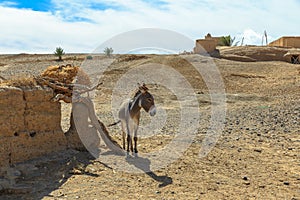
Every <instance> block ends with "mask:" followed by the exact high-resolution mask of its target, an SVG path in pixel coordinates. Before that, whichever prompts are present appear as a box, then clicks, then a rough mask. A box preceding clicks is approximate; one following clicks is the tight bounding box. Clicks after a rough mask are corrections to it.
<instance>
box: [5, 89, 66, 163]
mask: <svg viewBox="0 0 300 200" xmlns="http://www.w3.org/2000/svg"><path fill="white" fill-rule="evenodd" d="M52 97H53V91H52V89H42V88H41V87H38V86H35V87H33V88H27V89H20V88H16V87H0V166H7V165H9V164H14V163H17V162H22V161H26V160H29V159H32V158H36V157H39V156H42V155H45V154H48V153H51V152H54V151H60V150H64V149H66V148H67V146H68V145H67V138H66V136H65V135H64V133H63V131H62V129H61V125H60V121H61V108H60V103H58V102H52V101H51V98H52Z"/></svg>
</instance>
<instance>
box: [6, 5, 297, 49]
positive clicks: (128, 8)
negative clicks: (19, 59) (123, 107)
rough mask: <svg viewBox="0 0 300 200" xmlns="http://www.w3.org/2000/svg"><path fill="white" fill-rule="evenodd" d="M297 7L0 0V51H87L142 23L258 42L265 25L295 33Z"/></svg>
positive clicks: (194, 35)
mask: <svg viewBox="0 0 300 200" xmlns="http://www.w3.org/2000/svg"><path fill="white" fill-rule="evenodd" d="M299 8H300V1H299V0H285V1H281V0H273V1H269V0H243V1H240V0H210V1H208V0H184V1H183V0H126V1H125V0H85V1H81V0H64V1H61V0H39V1H37V0H22V1H15V0H7V1H3V0H0V27H1V28H0V30H1V31H0V53H52V52H53V49H55V47H57V46H62V47H63V48H64V49H65V51H66V52H86V53H89V52H92V51H93V50H94V49H95V48H97V46H98V45H100V44H101V43H103V42H104V41H106V40H108V39H110V38H111V37H113V36H115V35H117V34H120V33H122V32H126V31H131V30H135V29H141V28H161V29H168V30H172V31H175V32H178V33H181V34H184V35H186V36H187V37H189V38H191V39H192V40H195V39H198V38H203V37H204V36H205V35H206V34H207V33H211V34H212V35H213V36H221V35H231V36H234V37H236V40H237V41H240V40H241V39H242V38H243V37H244V44H249V45H251V44H256V45H259V44H261V40H262V34H263V32H264V30H266V31H267V33H268V37H269V41H271V40H274V39H276V38H278V37H281V36H284V35H300V33H299V30H300V29H299V28H296V24H298V23H299V21H298V19H299V18H300V14H299V13H300V12H299ZM191 49H192V47H191Z"/></svg>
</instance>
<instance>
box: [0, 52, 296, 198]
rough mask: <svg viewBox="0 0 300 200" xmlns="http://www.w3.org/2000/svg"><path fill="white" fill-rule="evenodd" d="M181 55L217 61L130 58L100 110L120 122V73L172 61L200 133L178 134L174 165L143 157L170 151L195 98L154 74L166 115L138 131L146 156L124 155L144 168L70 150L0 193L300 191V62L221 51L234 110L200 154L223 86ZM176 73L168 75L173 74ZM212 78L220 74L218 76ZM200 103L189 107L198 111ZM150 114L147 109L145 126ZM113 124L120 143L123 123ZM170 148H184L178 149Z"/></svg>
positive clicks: (111, 78)
mask: <svg viewBox="0 0 300 200" xmlns="http://www.w3.org/2000/svg"><path fill="white" fill-rule="evenodd" d="M84 58H85V55H67V56H66V57H65V59H66V60H65V61H64V62H63V63H74V64H76V65H80V64H81V63H82V61H83V59H84ZM183 58H184V59H186V60H189V61H190V63H193V64H197V63H198V64H200V65H201V66H204V67H205V66H207V65H208V64H209V63H208V62H207V61H206V59H205V58H202V57H201V58H199V57H197V56H195V55H187V56H184V57H179V58H178V56H177V57H176V56H155V55H151V56H150V55H149V56H147V57H146V58H135V59H133V60H130V59H126V57H123V59H119V60H115V61H114V63H113V64H112V65H110V66H109V67H108V68H107V70H106V71H105V72H104V76H103V77H101V81H102V82H103V84H102V85H101V87H100V88H99V90H97V92H96V96H95V98H94V103H95V107H96V112H97V116H98V117H99V119H100V120H101V121H103V122H104V123H105V124H109V123H112V122H113V121H115V119H114V117H113V115H112V112H111V110H112V106H111V99H112V93H113V91H114V90H113V89H114V88H115V86H116V83H117V82H118V80H120V78H121V77H122V75H124V74H125V73H127V72H129V71H130V70H133V69H136V68H138V67H139V66H141V65H142V64H147V63H156V65H158V63H159V64H164V65H166V66H169V67H171V68H172V69H175V70H176V71H177V72H179V74H181V75H182V76H184V77H185V79H186V80H188V81H189V83H190V85H191V87H192V88H193V90H194V92H195V97H196V99H197V100H198V101H197V102H198V104H199V106H197V107H198V108H199V114H200V120H199V123H198V124H197V131H196V133H195V137H194V138H193V139H192V140H191V141H184V140H182V141H180V142H181V143H184V142H190V143H189V146H188V148H187V149H186V150H185V151H183V153H182V154H179V155H178V158H177V159H175V161H174V162H171V163H168V159H167V158H166V160H163V159H158V160H157V161H158V162H156V160H155V159H154V160H151V159H150V158H148V157H146V156H143V155H145V154H146V153H151V152H159V151H160V150H163V149H164V148H165V147H166V146H167V145H168V144H170V143H171V142H172V141H173V140H174V138H176V134H178V126H179V125H178V124H179V123H180V122H181V121H182V120H183V119H182V116H181V114H180V112H181V109H182V106H181V105H182V104H181V103H182V102H188V101H189V100H190V99H189V98H188V97H185V98H184V99H180V98H179V97H178V94H176V92H174V91H172V90H170V89H169V88H167V87H164V86H162V85H156V84H155V82H151V81H150V83H149V88H150V92H151V93H152V94H153V96H154V98H155V101H156V104H157V105H158V107H159V108H161V115H163V114H164V116H165V118H162V119H165V122H164V123H163V125H162V127H160V128H159V129H158V130H157V132H156V133H155V135H153V134H152V135H151V136H149V135H145V133H144V132H145V131H144V132H143V129H141V130H140V137H141V138H140V139H139V151H140V157H139V158H125V157H122V156H120V157H118V158H117V159H118V160H120V161H122V162H123V163H124V166H131V168H132V169H136V172H139V173H132V172H126V171H124V170H118V169H119V168H120V167H122V166H116V163H115V164H114V163H111V162H108V161H107V160H105V159H103V158H104V157H101V156H100V158H99V159H95V158H93V157H92V156H91V155H90V154H89V153H88V152H79V151H76V150H68V151H66V152H60V153H54V154H52V155H49V156H46V157H43V158H39V159H35V160H32V161H29V162H26V163H25V164H22V165H20V166H19V169H20V171H21V172H22V176H21V177H20V179H19V180H18V184H19V185H21V186H22V187H20V189H19V190H18V189H16V190H14V191H7V192H6V193H4V194H0V199H98V200H100V199H290V200H292V199H293V200H296V199H300V99H299V94H300V66H299V65H292V64H289V63H285V62H253V63H243V62H235V61H228V60H223V59H214V60H213V61H214V64H215V65H216V67H217V68H218V69H219V72H220V74H221V77H222V79H223V81H224V85H225V92H226V96H227V97H226V117H225V121H223V122H222V124H223V125H224V130H223V131H222V134H221V135H220V136H219V137H217V142H216V145H215V146H213V148H212V149H211V151H210V152H209V154H208V155H207V156H205V157H199V152H200V150H201V148H202V147H203V145H204V144H203V141H205V137H206V136H207V132H208V131H209V130H210V129H211V127H210V120H211V118H212V115H211V111H212V110H213V108H215V107H216V106H220V105H219V103H220V102H214V101H212V100H211V99H210V96H209V94H215V92H216V91H212V90H209V86H208V85H210V84H209V83H206V84H205V82H204V81H203V76H205V75H204V74H202V75H200V74H199V73H198V72H197V71H196V70H195V68H193V67H192V66H191V65H190V63H188V62H186V60H184V59H183ZM95 60H96V59H95ZM54 64H62V63H58V62H56V61H55V58H53V57H52V56H50V55H24V54H22V55H2V56H0V76H2V77H4V78H11V77H15V76H20V75H22V76H23V75H31V74H39V73H40V72H41V71H42V70H43V69H45V68H46V67H47V66H49V65H54ZM161 73H163V72H161ZM171 75H172V74H165V75H164V76H166V79H167V76H171ZM209 80H210V81H212V82H213V81H214V80H217V79H216V77H214V76H212V77H210V79H209ZM175 81H181V79H180V80H177V79H176V80H175ZM146 83H147V82H146ZM179 96H180V95H179ZM197 107H192V109H191V112H193V110H194V111H197V112H198V110H197ZM69 113H70V106H69V105H66V104H64V105H63V109H62V116H63V118H62V128H63V129H64V130H67V129H68V126H69V125H68V122H69ZM159 114H160V112H158V114H157V116H156V117H159ZM191 114H192V113H191ZM150 122H151V118H150V117H149V116H148V115H147V113H145V112H142V122H141V124H142V126H147V124H149V123H150ZM109 131H110V133H111V135H112V136H113V137H114V138H115V139H116V140H117V141H118V142H119V144H121V135H120V127H118V126H115V127H111V128H109ZM143 134H144V135H143ZM191 134H192V133H191ZM181 143H180V144H181ZM169 152H170V153H172V154H176V153H178V152H177V151H175V150H174V149H172V148H171V149H170V150H169ZM103 156H104V155H103ZM156 156H158V158H161V157H160V156H159V155H156ZM122 162H121V163H122ZM117 163H118V162H117ZM140 163H143V164H144V165H143V166H141V165H139V164H140ZM157 163H158V164H157ZM159 163H160V164H161V167H158V168H157V166H158V165H159ZM165 164H166V165H165ZM152 168H155V170H152Z"/></svg>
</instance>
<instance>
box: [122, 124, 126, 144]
mask: <svg viewBox="0 0 300 200" xmlns="http://www.w3.org/2000/svg"><path fill="white" fill-rule="evenodd" d="M121 126H122V142H123V149H124V150H125V148H126V144H125V139H126V133H125V129H126V124H124V123H123V122H122V124H121Z"/></svg>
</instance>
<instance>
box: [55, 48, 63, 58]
mask: <svg viewBox="0 0 300 200" xmlns="http://www.w3.org/2000/svg"><path fill="white" fill-rule="evenodd" d="M54 55H55V56H57V57H58V61H62V56H63V55H65V52H64V49H63V48H61V47H56V49H55V51H54Z"/></svg>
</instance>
